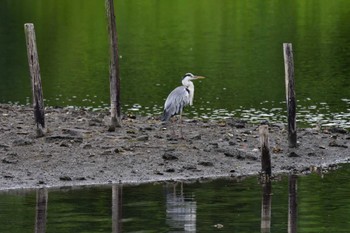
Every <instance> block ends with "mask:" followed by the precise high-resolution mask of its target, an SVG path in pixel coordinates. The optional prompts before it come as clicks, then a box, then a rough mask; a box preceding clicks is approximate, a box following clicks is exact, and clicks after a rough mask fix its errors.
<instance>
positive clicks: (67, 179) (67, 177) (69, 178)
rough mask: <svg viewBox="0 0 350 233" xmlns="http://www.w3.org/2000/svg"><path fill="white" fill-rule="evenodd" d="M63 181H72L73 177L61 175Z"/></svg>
mask: <svg viewBox="0 0 350 233" xmlns="http://www.w3.org/2000/svg"><path fill="white" fill-rule="evenodd" d="M60 180H61V181H72V178H71V177H69V176H60Z"/></svg>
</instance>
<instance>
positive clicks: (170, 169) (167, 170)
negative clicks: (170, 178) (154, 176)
mask: <svg viewBox="0 0 350 233" xmlns="http://www.w3.org/2000/svg"><path fill="white" fill-rule="evenodd" d="M165 172H169V173H170V172H175V169H174V168H168V169H166V170H165Z"/></svg>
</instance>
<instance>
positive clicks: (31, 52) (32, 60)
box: [24, 23, 45, 137]
mask: <svg viewBox="0 0 350 233" xmlns="http://www.w3.org/2000/svg"><path fill="white" fill-rule="evenodd" d="M24 32H25V36H26V45H27V55H28V63H29V71H30V76H31V82H32V92H33V107H34V118H35V123H36V125H37V131H36V132H37V136H38V137H41V136H44V128H45V112H44V100H43V91H42V86H41V77H40V66H39V57H38V51H37V47H36V38H35V30H34V25H33V24H32V23H26V24H24Z"/></svg>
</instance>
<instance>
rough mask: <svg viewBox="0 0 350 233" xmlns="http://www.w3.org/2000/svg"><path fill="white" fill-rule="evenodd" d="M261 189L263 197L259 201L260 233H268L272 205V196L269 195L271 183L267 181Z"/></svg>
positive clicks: (269, 230)
mask: <svg viewBox="0 0 350 233" xmlns="http://www.w3.org/2000/svg"><path fill="white" fill-rule="evenodd" d="M262 187H263V195H262V200H261V224H260V228H261V233H269V232H271V203H272V195H271V189H272V188H271V182H270V181H268V182H266V183H264V184H262Z"/></svg>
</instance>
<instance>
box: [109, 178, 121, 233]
mask: <svg viewBox="0 0 350 233" xmlns="http://www.w3.org/2000/svg"><path fill="white" fill-rule="evenodd" d="M122 202H123V188H122V186H121V185H112V233H119V232H122Z"/></svg>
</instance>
